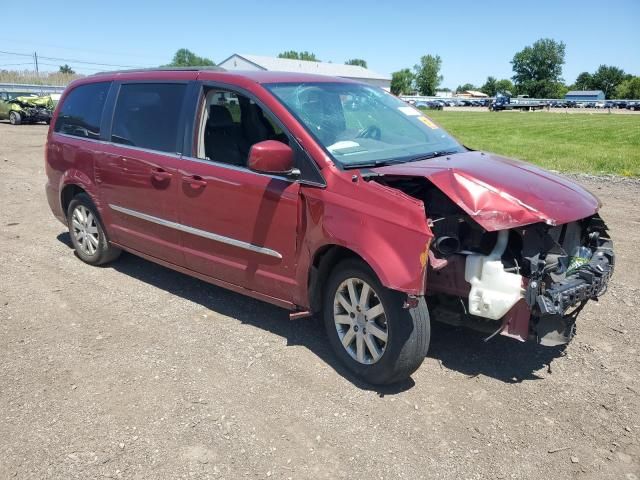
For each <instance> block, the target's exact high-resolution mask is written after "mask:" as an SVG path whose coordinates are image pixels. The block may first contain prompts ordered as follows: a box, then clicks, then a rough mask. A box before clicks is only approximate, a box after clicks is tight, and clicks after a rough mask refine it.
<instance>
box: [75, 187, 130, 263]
mask: <svg viewBox="0 0 640 480" xmlns="http://www.w3.org/2000/svg"><path fill="white" fill-rule="evenodd" d="M78 207H84V208H85V209H86V210H88V211H89V212H91V214H92V215H93V218H94V220H95V225H96V227H97V237H98V240H97V241H98V245H97V247H95V251H94V252H93V254H90V253H88V252H87V251H86V250H85V249H84V248H83V247H82V245H81V244H80V242H79V240H78V238H77V237H76V234H75V233H74V225H73V213H74V211H75V210H76V208H78ZM67 225H68V226H69V236H70V237H71V243H72V244H73V248H74V249H75V251H76V255H77V256H78V258H80V260H82V261H83V262H85V263H88V264H89V265H103V264H105V263H109V262H112V261H113V260H115V259H116V258H118V257H119V256H120V253H122V251H121V250H120V249H119V248H117V247H114V246H113V245H111V244H110V243H109V240H108V239H107V235H106V234H105V231H104V227H103V226H102V221H101V220H100V215H99V214H98V211H97V209H96V207H95V206H94V205H93V202H92V201H91V198H90V197H89V196H88V195H87V194H86V193H80V194H78V195H76V196H75V197H73V200H71V203H69V208H68V209H67ZM86 241H88V240H86V239H85V242H86Z"/></svg>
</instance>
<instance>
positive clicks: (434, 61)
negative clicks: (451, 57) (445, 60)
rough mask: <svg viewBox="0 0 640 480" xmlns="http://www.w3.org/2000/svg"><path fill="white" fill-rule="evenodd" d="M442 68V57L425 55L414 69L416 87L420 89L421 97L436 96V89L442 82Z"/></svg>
mask: <svg viewBox="0 0 640 480" xmlns="http://www.w3.org/2000/svg"><path fill="white" fill-rule="evenodd" d="M441 67H442V59H441V58H440V55H424V56H423V57H421V58H420V63H419V64H417V65H415V66H414V67H413V69H414V71H415V82H416V87H418V91H419V92H420V95H435V94H436V89H437V88H438V85H440V82H442V75H440V68H441Z"/></svg>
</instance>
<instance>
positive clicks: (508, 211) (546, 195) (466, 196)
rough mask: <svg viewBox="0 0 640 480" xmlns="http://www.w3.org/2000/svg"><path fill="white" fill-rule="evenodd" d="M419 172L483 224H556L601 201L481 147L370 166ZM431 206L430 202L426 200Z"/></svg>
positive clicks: (405, 173)
mask: <svg viewBox="0 0 640 480" xmlns="http://www.w3.org/2000/svg"><path fill="white" fill-rule="evenodd" d="M373 171H374V172H376V173H379V174H383V175H398V176H411V177H416V176H422V177H425V178H426V179H428V180H429V181H430V182H431V183H433V184H434V185H435V186H436V187H438V188H439V189H440V190H442V192H443V193H445V194H446V195H447V196H448V197H449V198H450V199H451V200H453V201H454V202H455V203H456V204H458V205H459V206H460V207H461V208H462V209H463V210H464V211H465V212H466V213H468V214H469V215H470V216H471V218H473V219H474V220H475V221H476V222H478V223H479V224H480V225H481V226H482V227H483V228H484V229H485V230H488V231H495V230H504V229H508V228H514V227H518V226H523V225H528V224H531V223H537V222H545V223H547V224H550V225H559V224H563V223H568V222H572V221H575V220H579V219H581V218H585V217H588V216H590V215H593V214H594V213H596V212H597V211H598V208H599V207H600V201H599V200H598V199H597V198H596V197H595V196H594V195H593V194H591V193H590V192H588V191H587V190H585V189H584V188H582V187H581V186H580V185H578V184H576V183H574V182H572V181H570V180H567V179H565V178H563V177H560V176H558V175H554V174H552V173H550V172H547V171H546V170H543V169H541V168H537V167H535V166H533V165H531V164H528V163H524V162H520V161H517V160H512V159H509V158H505V157H501V156H498V155H493V154H489V153H483V152H464V153H457V154H454V155H449V156H447V157H438V158H434V159H430V160H422V161H419V162H410V163H403V164H398V165H389V166H386V167H379V168H375V169H373ZM426 210H427V212H429V206H428V205H426Z"/></svg>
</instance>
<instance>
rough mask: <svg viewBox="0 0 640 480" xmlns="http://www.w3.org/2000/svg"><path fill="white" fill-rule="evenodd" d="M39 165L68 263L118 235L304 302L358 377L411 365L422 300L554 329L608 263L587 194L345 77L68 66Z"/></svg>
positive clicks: (400, 373)
mask: <svg viewBox="0 0 640 480" xmlns="http://www.w3.org/2000/svg"><path fill="white" fill-rule="evenodd" d="M46 171H47V176H48V182H47V186H46V191H47V197H48V201H49V205H50V206H51V209H52V211H53V213H54V215H55V216H56V217H57V218H59V219H60V220H61V221H62V222H63V223H64V224H65V225H67V226H68V228H69V232H70V235H71V240H72V242H73V245H74V247H75V250H76V254H77V256H78V257H79V258H80V259H81V260H83V261H84V262H86V263H89V264H92V265H99V264H104V263H106V262H110V261H113V260H115V259H116V257H118V255H119V254H120V252H121V250H126V251H128V252H131V253H133V254H135V255H139V256H141V257H144V258H146V259H148V260H151V261H154V262H157V263H159V264H161V265H164V266H167V267H169V268H172V269H175V270H178V271H180V272H184V273H187V274H189V275H193V276H195V277H198V278H200V279H202V280H205V281H207V282H210V283H212V284H215V285H219V286H222V287H225V288H229V289H231V290H234V291H236V292H240V293H244V294H246V295H250V296H252V297H255V298H258V299H261V300H264V301H267V302H270V303H273V304H276V305H279V306H281V307H284V308H286V309H288V310H290V311H291V312H292V313H291V317H292V318H297V317H303V316H305V315H311V314H315V313H319V312H322V315H323V318H324V322H325V324H326V329H327V333H328V336H329V341H330V343H331V345H332V347H333V348H334V350H335V352H336V354H337V356H338V357H339V358H340V359H341V361H342V362H344V364H346V366H347V367H348V368H350V369H351V370H352V371H353V372H354V373H355V374H356V375H357V376H359V377H360V378H362V379H364V380H365V381H367V382H370V383H374V384H383V383H393V382H398V381H401V380H403V379H406V378H407V377H408V376H409V375H410V374H411V373H412V372H414V371H415V370H416V369H417V368H418V367H419V366H420V364H421V363H422V361H423V359H424V357H425V355H426V353H427V348H428V345H429V340H430V313H431V317H432V318H433V319H434V320H440V321H444V322H449V323H454V324H457V325H464V326H469V327H472V328H477V329H480V330H483V331H486V332H488V333H489V334H490V335H495V334H502V335H507V336H510V337H513V338H516V339H519V340H521V341H525V340H533V341H536V342H538V343H541V344H543V345H558V344H562V343H566V342H568V341H569V340H570V339H571V337H572V336H573V333H574V323H575V319H576V315H577V313H578V312H579V311H580V309H581V308H582V307H583V306H584V304H585V303H586V302H587V300H589V299H595V298H597V297H598V296H599V295H601V294H602V293H603V292H604V291H605V290H606V286H607V283H608V281H609V278H610V276H611V274H612V272H613V266H614V254H613V250H612V242H611V240H610V238H609V237H608V235H607V228H606V225H605V224H604V222H603V221H602V220H601V219H600V217H599V215H598V213H597V212H598V209H599V207H600V204H599V201H598V200H597V199H596V198H595V197H594V196H593V195H592V194H590V193H589V192H587V191H586V190H584V189H583V188H582V187H580V186H579V185H577V184H575V183H573V182H570V181H569V180H567V179H565V178H562V177H560V176H557V175H553V174H551V173H548V172H546V171H544V170H541V169H539V168H536V167H534V166H532V165H529V164H526V163H522V162H518V161H515V160H510V159H507V158H504V157H500V156H497V155H492V154H490V153H485V152H479V151H473V150H471V149H469V148H466V147H465V146H463V145H462V144H460V143H459V142H458V141H457V140H456V139H454V138H453V137H451V136H450V135H449V134H447V132H445V131H444V130H443V129H442V128H441V127H440V126H439V125H437V124H436V123H435V122H433V121H432V120H431V119H430V118H428V117H426V116H425V115H424V114H423V113H422V112H421V111H420V110H418V109H416V108H414V107H412V106H410V105H408V104H406V103H404V102H402V101H401V100H399V99H398V98H396V97H394V96H393V95H390V94H389V93H387V92H385V91H383V90H382V89H379V88H376V87H372V86H370V85H367V84H363V83H357V82H353V81H349V80H346V79H339V78H331V77H323V76H316V75H302V74H295V73H278V72H224V71H217V70H201V69H183V70H162V69H159V70H153V71H130V72H113V73H102V74H97V75H93V76H91V77H87V78H83V79H81V80H77V81H75V82H73V83H72V84H71V85H69V87H68V88H67V89H66V91H65V93H64V94H63V96H62V98H61V100H60V102H59V104H58V107H57V109H56V111H55V113H54V116H53V119H52V122H51V127H50V129H49V133H48V137H47V147H46Z"/></svg>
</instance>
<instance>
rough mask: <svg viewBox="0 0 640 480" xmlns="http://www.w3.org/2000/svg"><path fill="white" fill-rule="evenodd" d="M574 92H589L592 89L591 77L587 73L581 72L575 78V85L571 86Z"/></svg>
mask: <svg viewBox="0 0 640 480" xmlns="http://www.w3.org/2000/svg"><path fill="white" fill-rule="evenodd" d="M571 88H573V89H574V90H591V89H592V88H593V75H591V74H590V73H589V72H582V73H581V74H580V75H578V78H576V83H574V84H573V85H572V87H571Z"/></svg>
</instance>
